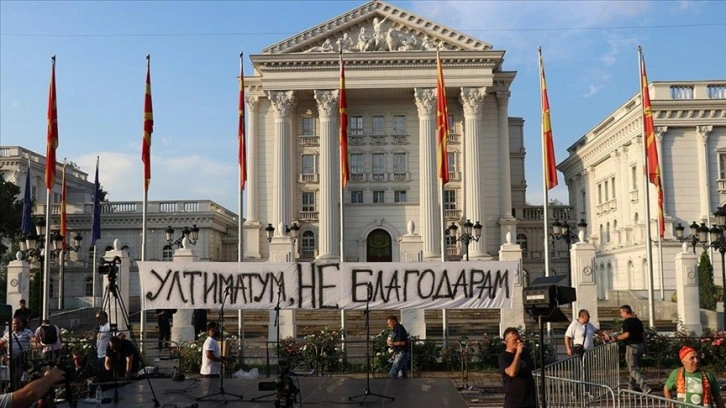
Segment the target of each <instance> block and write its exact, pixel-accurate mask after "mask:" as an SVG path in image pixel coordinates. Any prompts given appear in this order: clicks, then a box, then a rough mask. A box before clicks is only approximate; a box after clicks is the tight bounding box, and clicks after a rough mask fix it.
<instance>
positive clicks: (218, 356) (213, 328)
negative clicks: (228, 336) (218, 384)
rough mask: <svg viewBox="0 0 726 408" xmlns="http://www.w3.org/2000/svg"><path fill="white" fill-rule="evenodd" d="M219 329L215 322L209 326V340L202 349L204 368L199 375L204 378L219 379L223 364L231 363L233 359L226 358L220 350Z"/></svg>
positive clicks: (205, 341)
mask: <svg viewBox="0 0 726 408" xmlns="http://www.w3.org/2000/svg"><path fill="white" fill-rule="evenodd" d="M218 340H219V328H218V327H217V324H216V323H214V322H209V325H207V339H206V340H204V346H203V347H202V367H201V368H200V370H199V374H200V375H201V376H202V378H219V376H220V374H221V372H222V364H223V363H228V362H231V361H232V359H231V358H229V357H225V356H223V355H222V353H221V352H220V348H219V341H218Z"/></svg>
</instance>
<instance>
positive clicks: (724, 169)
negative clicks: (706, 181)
mask: <svg viewBox="0 0 726 408" xmlns="http://www.w3.org/2000/svg"><path fill="white" fill-rule="evenodd" d="M718 178H719V179H720V180H726V153H719V154H718Z"/></svg>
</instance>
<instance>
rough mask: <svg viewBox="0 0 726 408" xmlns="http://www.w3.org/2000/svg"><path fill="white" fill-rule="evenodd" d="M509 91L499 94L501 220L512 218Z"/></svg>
mask: <svg viewBox="0 0 726 408" xmlns="http://www.w3.org/2000/svg"><path fill="white" fill-rule="evenodd" d="M509 95H510V93H509V91H506V92H501V91H500V92H497V108H498V109H499V110H498V112H499V116H498V118H497V128H498V129H499V132H498V133H499V157H500V160H501V162H500V166H499V167H500V171H501V173H499V193H500V194H501V198H500V209H499V218H501V219H504V220H509V219H512V218H514V217H512V169H511V164H510V151H509Z"/></svg>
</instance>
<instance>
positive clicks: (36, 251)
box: [18, 218, 63, 262]
mask: <svg viewBox="0 0 726 408" xmlns="http://www.w3.org/2000/svg"><path fill="white" fill-rule="evenodd" d="M46 233H47V230H46V223H45V219H44V218H39V219H38V221H37V222H36V223H35V232H32V231H31V232H30V234H28V235H26V236H25V239H24V240H21V241H20V242H19V243H18V245H19V247H20V253H21V255H22V258H23V259H24V260H26V261H28V262H32V261H34V260H35V261H38V262H42V261H43V258H44V257H45V255H46V251H45V249H46V248H45V234H46ZM51 234H52V235H51V239H52V242H53V248H52V251H51V253H50V256H51V258H53V257H55V255H56V254H57V253H58V252H60V251H61V250H62V248H63V236H62V235H60V234H59V233H58V231H53V232H52V233H51Z"/></svg>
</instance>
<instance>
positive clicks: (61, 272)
mask: <svg viewBox="0 0 726 408" xmlns="http://www.w3.org/2000/svg"><path fill="white" fill-rule="evenodd" d="M81 241H83V237H82V236H81V234H80V233H76V236H74V237H73V246H70V245H68V244H66V243H65V237H64V236H63V235H61V234H60V233H58V232H56V233H55V234H54V235H53V243H57V242H60V243H61V244H60V248H57V247H56V251H57V252H58V309H59V310H63V309H65V297H66V289H65V269H66V268H65V263H66V253H69V252H78V251H79V250H80V249H81Z"/></svg>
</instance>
